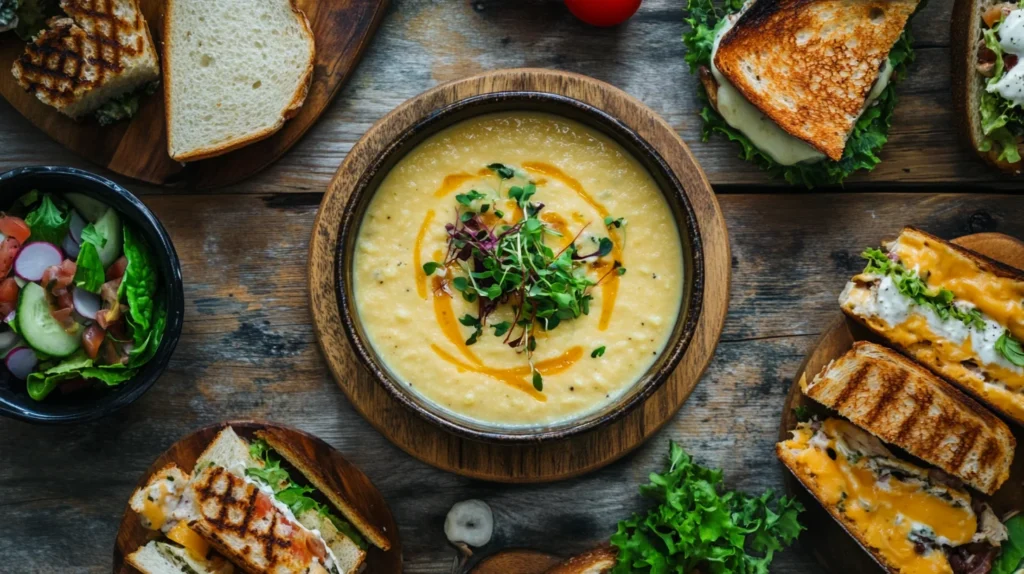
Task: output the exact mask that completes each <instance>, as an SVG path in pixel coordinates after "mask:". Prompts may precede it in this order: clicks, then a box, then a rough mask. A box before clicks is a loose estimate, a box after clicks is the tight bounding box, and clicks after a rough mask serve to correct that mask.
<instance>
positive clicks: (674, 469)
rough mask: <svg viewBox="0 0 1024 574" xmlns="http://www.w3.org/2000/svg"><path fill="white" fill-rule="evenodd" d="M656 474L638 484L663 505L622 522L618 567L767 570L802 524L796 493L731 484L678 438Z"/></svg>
mask: <svg viewBox="0 0 1024 574" xmlns="http://www.w3.org/2000/svg"><path fill="white" fill-rule="evenodd" d="M650 481H651V482H650V484H647V485H644V486H641V487H640V492H641V493H642V494H643V495H645V496H647V497H649V498H652V499H654V500H656V501H657V502H658V505H657V506H655V507H654V508H652V509H650V510H648V511H647V512H646V513H645V514H636V515H634V516H633V517H632V518H630V519H627V520H623V521H622V522H620V523H619V525H618V530H617V531H616V533H615V534H614V535H612V538H611V543H612V545H613V546H615V547H616V548H617V549H618V562H617V563H616V566H615V568H614V569H613V570H612V573H613V574H632V573H638V574H662V573H666V574H667V573H668V572H683V573H685V572H694V571H696V570H697V569H698V568H699V570H700V571H701V572H707V573H709V574H755V573H756V574H764V573H767V572H768V566H769V565H770V564H771V562H772V558H773V557H774V554H775V552H778V551H780V550H782V549H783V548H784V547H786V546H789V545H790V544H792V543H793V541H795V540H796V538H797V536H798V535H799V534H800V531H801V530H803V529H804V528H803V526H801V525H800V523H799V522H798V521H797V518H798V516H799V514H800V512H802V511H803V507H802V506H801V505H800V503H798V502H796V500H794V499H792V498H787V497H785V496H783V497H781V498H779V499H776V498H775V495H774V493H772V492H771V491H768V492H765V493H764V494H762V495H761V496H757V497H755V496H749V495H747V494H744V493H741V492H735V491H726V490H725V489H724V488H723V485H722V472H721V471H719V470H712V469H708V468H705V467H703V466H700V465H698V464H696V463H695V462H693V459H691V458H690V456H689V455H688V454H687V453H686V451H684V450H683V448H682V447H680V446H679V445H677V444H675V443H674V442H673V443H670V451H669V467H668V469H667V470H666V471H665V473H664V474H651V476H650Z"/></svg>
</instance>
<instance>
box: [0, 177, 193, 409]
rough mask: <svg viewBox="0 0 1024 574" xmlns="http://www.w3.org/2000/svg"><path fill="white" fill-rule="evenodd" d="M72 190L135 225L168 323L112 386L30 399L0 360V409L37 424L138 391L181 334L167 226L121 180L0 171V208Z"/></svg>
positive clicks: (121, 401) (119, 402)
mask: <svg viewBox="0 0 1024 574" xmlns="http://www.w3.org/2000/svg"><path fill="white" fill-rule="evenodd" d="M33 189H38V190H39V191H40V192H43V193H46V192H52V193H61V192H77V193H81V194H84V195H88V196H91V197H93V198H95V199H97V200H99V201H102V202H103V203H105V204H107V205H109V206H110V207H112V208H114V209H115V210H117V211H118V212H119V214H120V215H122V219H123V220H124V221H125V222H126V223H130V224H131V225H133V227H134V229H135V230H137V231H139V232H140V233H141V234H142V236H143V238H145V240H146V243H148V244H149V247H150V249H151V250H152V253H153V257H154V258H155V259H156V261H157V265H158V271H159V275H158V277H157V281H158V283H157V284H158V288H159V290H160V293H161V295H162V296H163V297H166V298H167V325H166V327H165V331H164V337H163V340H162V341H161V343H160V348H159V349H157V352H156V355H154V357H153V358H152V359H151V360H150V361H149V362H148V363H146V364H145V365H143V366H142V367H141V368H140V370H139V372H138V373H137V374H136V375H135V377H133V378H132V379H130V380H128V381H126V382H124V383H122V384H120V385H118V386H116V387H111V388H104V389H98V390H87V391H80V392H75V393H69V394H67V395H61V394H60V393H59V392H58V391H54V392H53V393H51V395H50V396H48V397H47V398H46V399H45V400H43V401H36V400H33V399H32V398H31V397H29V396H28V393H27V392H26V391H25V385H24V383H23V382H22V381H19V380H17V379H15V378H14V377H13V376H11V373H10V372H8V371H7V368H6V367H4V366H2V365H0V414H2V415H4V416H8V417H12V418H15V419H19V420H22V421H27V422H30V423H37V424H72V423H81V422H86V421H91V420H95V419H98V418H100V417H103V416H106V415H109V414H111V413H113V412H115V411H117V410H119V409H121V408H122V407H124V406H126V405H128V404H130V403H132V402H133V401H135V400H136V399H138V398H139V397H141V396H142V394H143V393H145V392H146V391H147V390H149V388H150V387H152V386H153V384H154V383H155V382H156V380H157V379H159V378H160V375H161V374H162V373H163V372H164V369H165V368H166V367H167V362H168V361H169V360H170V358H171V354H172V353H173V352H174V347H175V346H177V344H178V338H179V337H180V336H181V327H182V319H183V316H184V314H185V302H184V294H183V292H182V282H181V264H180V263H179V262H178V255H177V253H175V251H174V245H172V244H171V238H170V236H169V235H168V234H167V230H165V229H164V227H163V225H161V224H160V222H159V221H158V220H157V218H156V216H154V215H153V213H152V212H151V211H150V210H149V208H147V207H146V206H145V205H144V204H143V203H142V202H141V201H139V199H138V198H137V197H135V196H134V195H132V193H131V192H129V191H128V190H126V189H125V188H123V187H121V186H120V185H118V184H116V183H114V182H113V181H110V180H108V179H106V178H103V177H100V176H98V175H95V174H92V173H89V172H87V171H82V170H80V169H74V168H70V167H51V166H33V167H23V168H19V169H15V170H12V171H9V172H7V173H4V174H0V210H4V209H7V208H8V207H9V206H11V205H12V204H13V203H14V202H15V201H16V200H17V199H18V197H20V196H21V195H22V194H24V193H27V192H29V191H31V190H33Z"/></svg>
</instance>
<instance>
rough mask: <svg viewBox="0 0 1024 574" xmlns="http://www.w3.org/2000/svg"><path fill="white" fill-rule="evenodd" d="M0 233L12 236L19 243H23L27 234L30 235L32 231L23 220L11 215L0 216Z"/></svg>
mask: <svg viewBox="0 0 1024 574" xmlns="http://www.w3.org/2000/svg"><path fill="white" fill-rule="evenodd" d="M0 233H3V234H4V235H6V236H7V237H13V238H15V239H17V240H18V241H20V242H21V243H25V240H27V239H28V236H29V235H32V231H31V230H30V229H29V228H28V225H26V224H25V220H23V219H22V218H20V217H14V216H13V215H4V216H0Z"/></svg>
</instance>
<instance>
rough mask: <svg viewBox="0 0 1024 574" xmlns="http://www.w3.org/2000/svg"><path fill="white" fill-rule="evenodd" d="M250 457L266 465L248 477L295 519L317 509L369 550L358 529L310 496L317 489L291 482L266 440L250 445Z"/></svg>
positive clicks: (255, 441) (250, 470)
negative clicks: (293, 515) (265, 489)
mask: <svg viewBox="0 0 1024 574" xmlns="http://www.w3.org/2000/svg"><path fill="white" fill-rule="evenodd" d="M249 455H250V456H252V457H253V458H254V459H256V460H259V461H261V462H263V465H264V466H263V468H248V469H246V470H245V474H246V476H249V477H250V478H255V479H256V480H259V481H260V482H262V483H263V484H266V485H267V486H269V487H270V488H271V489H273V491H274V496H275V497H276V498H277V500H278V501H280V502H281V503H282V504H284V505H285V506H287V507H288V508H289V509H291V511H292V513H293V514H295V516H299V515H301V514H303V513H304V512H306V511H307V510H315V511H316V512H317V513H319V514H320V516H323V517H326V518H327V519H328V520H330V521H331V523H332V524H334V527H335V528H337V529H338V531H339V532H341V533H342V534H344V535H345V536H347V537H348V538H349V540H351V541H352V542H354V543H355V544H356V546H359V548H361V549H363V550H366V549H367V548H368V545H367V543H366V540H365V539H364V538H363V537H362V535H361V534H359V531H358V530H356V529H355V527H353V526H352V525H351V524H349V523H348V522H346V521H345V520H342V519H341V518H339V517H338V516H337V515H335V514H334V512H332V511H331V508H330V507H329V506H327V505H326V504H321V503H319V502H317V501H316V500H313V499H312V498H310V497H309V494H310V493H312V492H315V489H313V488H311V487H308V486H302V485H299V484H297V483H296V482H295V481H293V480H292V478H291V476H290V475H289V474H288V471H287V470H285V469H283V468H281V459H280V458H278V456H277V455H276V454H274V451H273V450H272V449H271V448H270V445H268V444H267V442H266V441H264V440H254V441H253V442H252V444H251V445H249Z"/></svg>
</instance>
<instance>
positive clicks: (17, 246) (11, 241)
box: [0, 220, 21, 277]
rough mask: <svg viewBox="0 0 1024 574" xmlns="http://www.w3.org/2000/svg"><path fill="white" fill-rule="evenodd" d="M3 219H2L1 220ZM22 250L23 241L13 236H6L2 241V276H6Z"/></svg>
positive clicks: (0, 249) (0, 270)
mask: <svg viewBox="0 0 1024 574" xmlns="http://www.w3.org/2000/svg"><path fill="white" fill-rule="evenodd" d="M0 221H2V220H0ZM19 251H21V242H20V241H18V240H17V239H15V238H13V237H5V238H4V240H3V241H2V242H0V277H6V276H7V273H8V272H9V271H10V270H11V267H13V266H14V259H15V258H16V257H17V256H18V252H19Z"/></svg>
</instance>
